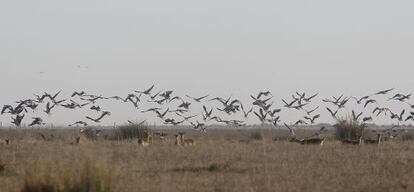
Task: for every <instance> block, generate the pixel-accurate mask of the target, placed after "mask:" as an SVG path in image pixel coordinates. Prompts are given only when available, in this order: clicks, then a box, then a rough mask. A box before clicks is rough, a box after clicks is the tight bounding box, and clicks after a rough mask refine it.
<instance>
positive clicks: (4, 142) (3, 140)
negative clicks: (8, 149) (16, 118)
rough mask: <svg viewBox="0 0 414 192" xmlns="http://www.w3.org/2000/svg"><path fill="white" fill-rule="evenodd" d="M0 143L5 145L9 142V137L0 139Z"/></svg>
mask: <svg viewBox="0 0 414 192" xmlns="http://www.w3.org/2000/svg"><path fill="white" fill-rule="evenodd" d="M0 144H5V145H8V144H10V139H9V138H6V139H0Z"/></svg>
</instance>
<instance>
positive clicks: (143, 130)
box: [114, 124, 150, 140]
mask: <svg viewBox="0 0 414 192" xmlns="http://www.w3.org/2000/svg"><path fill="white" fill-rule="evenodd" d="M149 133H150V130H149V126H148V125H145V124H141V125H138V124H132V125H122V126H119V127H117V128H116V129H115V132H114V137H115V138H114V139H117V140H131V139H142V138H145V137H146V136H147V135H148V134H149Z"/></svg>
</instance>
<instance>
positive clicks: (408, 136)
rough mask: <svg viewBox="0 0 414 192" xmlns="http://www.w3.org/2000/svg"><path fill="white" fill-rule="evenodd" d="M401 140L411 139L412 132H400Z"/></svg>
mask: <svg viewBox="0 0 414 192" xmlns="http://www.w3.org/2000/svg"><path fill="white" fill-rule="evenodd" d="M401 140H402V141H413V140H414V133H413V132H408V131H405V132H403V133H401Z"/></svg>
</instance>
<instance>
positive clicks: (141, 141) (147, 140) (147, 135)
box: [138, 130, 152, 147]
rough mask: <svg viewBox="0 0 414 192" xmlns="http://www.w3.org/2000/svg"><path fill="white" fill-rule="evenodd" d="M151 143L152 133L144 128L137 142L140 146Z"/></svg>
mask: <svg viewBox="0 0 414 192" xmlns="http://www.w3.org/2000/svg"><path fill="white" fill-rule="evenodd" d="M151 143H152V134H150V133H149V132H148V131H147V130H145V131H144V135H143V137H142V138H139V139H138V144H139V145H140V146H143V147H147V146H149V145H150V144H151Z"/></svg>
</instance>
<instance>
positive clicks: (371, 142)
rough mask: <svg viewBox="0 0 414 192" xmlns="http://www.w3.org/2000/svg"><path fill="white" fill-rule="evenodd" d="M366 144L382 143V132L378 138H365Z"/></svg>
mask: <svg viewBox="0 0 414 192" xmlns="http://www.w3.org/2000/svg"><path fill="white" fill-rule="evenodd" d="M363 142H364V144H377V145H380V144H381V134H377V139H364V140H363Z"/></svg>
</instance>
